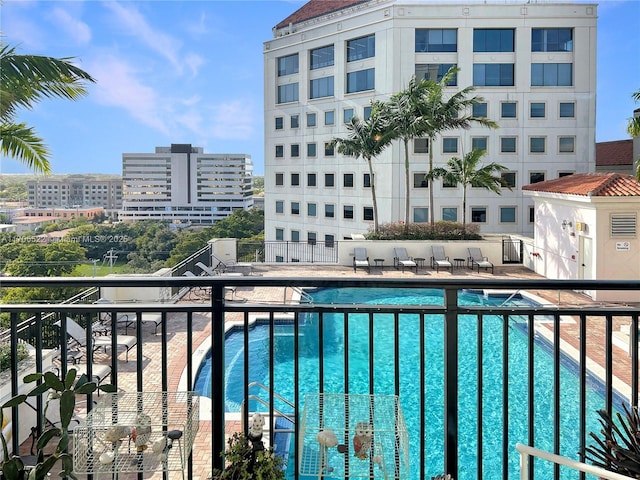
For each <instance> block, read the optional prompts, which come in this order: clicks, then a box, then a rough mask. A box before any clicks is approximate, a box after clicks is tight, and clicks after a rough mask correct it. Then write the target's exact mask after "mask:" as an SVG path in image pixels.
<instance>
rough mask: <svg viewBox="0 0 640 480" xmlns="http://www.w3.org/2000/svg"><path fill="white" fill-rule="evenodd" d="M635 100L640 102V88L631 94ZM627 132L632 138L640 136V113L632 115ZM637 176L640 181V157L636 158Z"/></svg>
mask: <svg viewBox="0 0 640 480" xmlns="http://www.w3.org/2000/svg"><path fill="white" fill-rule="evenodd" d="M631 97H632V98H633V100H634V101H635V102H636V103H638V102H640V90H636V91H635V92H633V94H632V95H631ZM627 132H628V133H629V135H631V137H632V138H635V137H640V115H639V116H637V117H632V118H630V119H629V124H628V125H627ZM635 161H636V178H637V179H638V181H640V157H639V158H637V159H636V160H635Z"/></svg>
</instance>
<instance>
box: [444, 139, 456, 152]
mask: <svg viewBox="0 0 640 480" xmlns="http://www.w3.org/2000/svg"><path fill="white" fill-rule="evenodd" d="M442 153H458V138H457V137H445V138H443V139H442Z"/></svg>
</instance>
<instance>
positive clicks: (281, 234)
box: [276, 228, 284, 242]
mask: <svg viewBox="0 0 640 480" xmlns="http://www.w3.org/2000/svg"><path fill="white" fill-rule="evenodd" d="M276 240H278V241H280V242H282V241H283V240H284V230H283V229H282V228H276Z"/></svg>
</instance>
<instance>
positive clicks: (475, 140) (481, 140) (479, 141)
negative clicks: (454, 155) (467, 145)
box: [471, 137, 489, 152]
mask: <svg viewBox="0 0 640 480" xmlns="http://www.w3.org/2000/svg"><path fill="white" fill-rule="evenodd" d="M488 143H489V137H471V149H472V150H482V151H485V152H486V151H487V145H488Z"/></svg>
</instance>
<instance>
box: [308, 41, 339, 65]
mask: <svg viewBox="0 0 640 480" xmlns="http://www.w3.org/2000/svg"><path fill="white" fill-rule="evenodd" d="M332 65H333V45H327V46H326V47H320V48H314V49H312V50H309V69H310V70H315V69H316V68H323V67H330V66H332Z"/></svg>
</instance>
